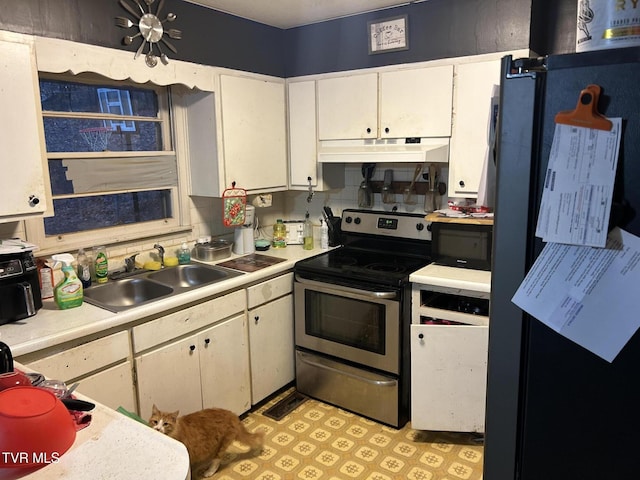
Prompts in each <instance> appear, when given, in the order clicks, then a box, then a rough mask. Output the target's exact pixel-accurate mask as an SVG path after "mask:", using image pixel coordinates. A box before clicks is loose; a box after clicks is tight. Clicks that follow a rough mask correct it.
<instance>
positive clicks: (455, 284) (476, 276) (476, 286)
mask: <svg viewBox="0 0 640 480" xmlns="http://www.w3.org/2000/svg"><path fill="white" fill-rule="evenodd" d="M409 280H410V281H411V282H413V283H420V284H423V285H434V286H437V287H448V288H455V289H461V290H468V291H471V292H481V293H490V292H491V272H488V271H485V270H473V269H470V268H459V267H447V266H444V265H436V264H435V263H432V264H430V265H427V266H426V267H423V268H421V269H420V270H417V271H415V272H413V273H412V274H411V275H410V276H409Z"/></svg>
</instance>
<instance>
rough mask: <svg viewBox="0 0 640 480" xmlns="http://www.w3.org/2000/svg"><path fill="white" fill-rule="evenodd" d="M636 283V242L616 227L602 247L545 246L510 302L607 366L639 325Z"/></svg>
mask: <svg viewBox="0 0 640 480" xmlns="http://www.w3.org/2000/svg"><path fill="white" fill-rule="evenodd" d="M638 285H640V239H639V238H638V237H636V236H634V235H632V234H630V233H628V232H626V231H624V230H622V229H620V228H616V229H614V230H612V231H611V233H610V234H609V236H608V238H607V242H606V248H592V247H587V246H577V245H565V244H560V243H549V244H547V245H546V246H545V247H544V249H543V250H542V252H541V254H540V256H539V257H538V259H537V260H536V261H535V263H534V265H533V267H532V268H531V270H530V271H529V273H528V274H527V276H526V278H525V279H524V281H523V282H522V284H521V285H520V288H518V291H517V292H516V293H515V295H514V296H513V298H512V301H513V303H515V304H516V305H518V307H520V308H521V309H523V310H524V311H526V312H527V313H529V314H530V315H532V316H533V317H535V318H537V319H538V320H540V321H541V322H543V323H544V324H545V325H547V326H549V327H550V328H552V329H553V330H555V331H556V332H558V333H559V334H561V335H563V336H564V337H566V338H568V339H569V340H572V341H573V342H575V343H577V344H578V345H581V346H583V347H584V348H586V349H588V350H590V351H591V352H593V353H595V354H596V355H598V356H600V357H601V358H604V359H605V360H607V361H609V362H612V361H613V359H614V358H615V357H616V355H618V353H619V352H620V350H622V347H624V345H625V344H626V343H627V342H628V341H629V339H630V338H631V337H632V336H633V334H634V333H635V331H636V330H637V329H638V327H639V326H640V315H638V314H637V305H638V298H637V295H638Z"/></svg>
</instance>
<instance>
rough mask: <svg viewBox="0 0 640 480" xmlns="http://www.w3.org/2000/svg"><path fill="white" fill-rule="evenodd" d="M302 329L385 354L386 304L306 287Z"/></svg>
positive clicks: (325, 337)
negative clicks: (303, 326)
mask: <svg viewBox="0 0 640 480" xmlns="http://www.w3.org/2000/svg"><path fill="white" fill-rule="evenodd" d="M305 333H306V334H307V335H312V336H314V337H319V338H322V339H325V340H330V341H332V342H337V343H341V344H343V345H348V346H350V347H355V348H359V349H362V350H367V351H369V352H374V353H378V354H381V355H384V353H385V306H384V305H381V304H378V303H372V302H367V301H364V300H354V299H352V298H346V297H341V296H338V295H331V294H328V293H320V292H315V291H311V290H306V291H305Z"/></svg>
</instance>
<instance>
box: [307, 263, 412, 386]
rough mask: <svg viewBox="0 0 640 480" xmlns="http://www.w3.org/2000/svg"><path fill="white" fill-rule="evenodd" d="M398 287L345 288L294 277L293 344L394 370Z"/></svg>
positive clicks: (397, 341) (397, 352)
mask: <svg viewBox="0 0 640 480" xmlns="http://www.w3.org/2000/svg"><path fill="white" fill-rule="evenodd" d="M400 304H401V302H400V291H399V290H395V289H393V288H388V287H385V288H380V289H379V290H376V291H372V290H368V289H365V288H362V289H361V288H355V287H346V286H343V285H338V284H333V283H329V281H325V280H317V279H307V278H304V277H301V276H300V275H299V274H297V275H296V283H295V339H296V346H299V347H303V348H306V349H309V350H314V351H316V352H320V353H324V354H326V355H331V356H333V357H337V358H339V359H342V360H347V361H350V362H354V363H357V364H360V365H364V366H367V367H371V368H375V369H378V370H383V371H386V372H390V373H394V374H399V373H400V327H401V325H400Z"/></svg>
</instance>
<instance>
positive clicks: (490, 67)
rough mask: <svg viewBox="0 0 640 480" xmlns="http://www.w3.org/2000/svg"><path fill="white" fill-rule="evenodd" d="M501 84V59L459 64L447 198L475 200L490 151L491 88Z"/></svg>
mask: <svg viewBox="0 0 640 480" xmlns="http://www.w3.org/2000/svg"><path fill="white" fill-rule="evenodd" d="M499 84H500V60H492V61H487V62H477V63H468V64H462V65H458V66H457V67H456V93H455V101H454V109H453V111H454V118H455V121H454V122H453V130H452V133H451V152H450V157H449V191H450V193H449V196H450V197H477V195H478V188H479V186H480V179H481V176H482V171H483V167H484V162H485V159H486V158H487V153H488V149H489V128H490V122H492V121H493V118H494V114H495V112H492V111H491V110H492V109H491V95H492V93H493V87H494V85H499Z"/></svg>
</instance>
